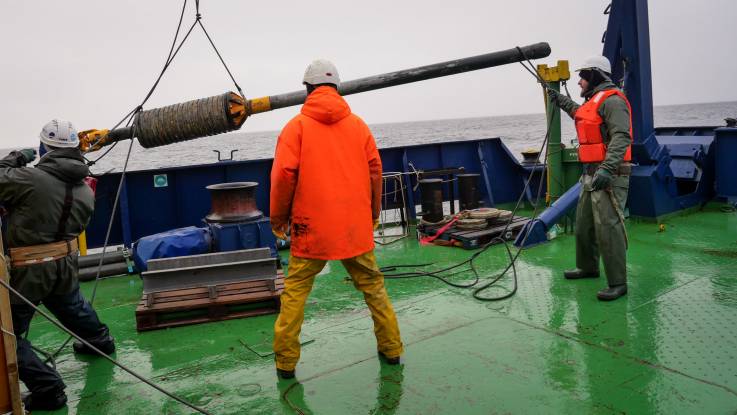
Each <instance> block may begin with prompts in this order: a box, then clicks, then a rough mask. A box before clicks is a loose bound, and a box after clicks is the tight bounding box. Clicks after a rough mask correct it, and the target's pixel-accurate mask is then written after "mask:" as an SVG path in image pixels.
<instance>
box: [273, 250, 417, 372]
mask: <svg viewBox="0 0 737 415" xmlns="http://www.w3.org/2000/svg"><path fill="white" fill-rule="evenodd" d="M326 262H327V261H325V260H322V259H307V258H299V257H295V256H290V257H289V269H288V273H287V277H286V278H285V279H284V292H282V295H281V310H280V311H279V317H278V318H277V319H276V324H275V325H274V353H275V355H276V367H277V368H279V369H282V370H294V368H295V366H297V362H298V361H299V349H300V347H299V332H300V330H301V329H302V321H303V320H304V314H305V313H304V311H305V302H306V301H307V296H309V295H310V291H311V290H312V283H313V282H314V281H315V276H316V275H317V274H318V273H320V271H322V269H323V267H325V263H326ZM341 262H342V263H343V266H344V267H345V269H346V271H348V273H349V274H350V275H351V278H352V279H353V285H354V286H355V287H356V289H358V290H359V291H361V292H362V293H363V298H364V299H365V301H366V305H368V308H369V310H370V311H371V318H373V320H374V334H375V335H376V342H377V345H378V350H379V351H380V352H382V353H383V354H384V355H385V356H387V357H390V358H392V357H398V356H399V355H401V354H402V352H403V349H402V340H401V339H400V337H399V325H398V324H397V316H396V315H395V314H394V309H393V308H392V304H391V302H390V301H389V296H388V295H387V293H386V289H385V288H384V276H383V275H382V274H381V272H380V271H379V267H378V265H377V264H376V257H375V256H374V251H373V250H372V251H369V252H367V253H365V254H362V255H359V256H357V257H353V258H349V259H343V260H341Z"/></svg>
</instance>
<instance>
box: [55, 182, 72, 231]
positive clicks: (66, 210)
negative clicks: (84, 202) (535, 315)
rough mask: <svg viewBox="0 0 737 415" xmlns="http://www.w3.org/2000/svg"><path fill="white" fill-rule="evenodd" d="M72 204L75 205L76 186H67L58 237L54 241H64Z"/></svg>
mask: <svg viewBox="0 0 737 415" xmlns="http://www.w3.org/2000/svg"><path fill="white" fill-rule="evenodd" d="M72 203H74V185H72V184H71V183H67V184H66V195H65V196H64V206H63V207H62V209H61V217H59V226H58V227H57V228H56V236H54V239H56V240H57V241H61V240H63V239H64V234H65V233H66V232H64V231H65V229H66V227H67V222H68V221H69V215H70V214H71V213H72Z"/></svg>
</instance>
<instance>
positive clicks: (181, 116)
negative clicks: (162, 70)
mask: <svg viewBox="0 0 737 415" xmlns="http://www.w3.org/2000/svg"><path fill="white" fill-rule="evenodd" d="M549 55H550V45H548V44H547V43H545V42H540V43H535V44H532V45H527V46H522V47H519V48H511V49H506V50H501V51H497V52H491V53H486V54H483V55H477V56H471V57H468V58H462V59H456V60H452V61H447V62H440V63H435V64H431V65H425V66H418V67H415V68H410V69H403V70H400V71H395V72H388V73H384V74H380V75H373V76H368V77H365V78H360V79H354V80H352V81H346V82H341V83H340V85H339V87H338V90H339V92H340V94H341V95H351V94H358V93H361V92H367V91H373V90H377V89H382V88H389V87H392V86H397V85H403V84H409V83H412V82H419V81H424V80H428V79H433V78H441V77H444V76H449V75H455V74H460V73H464V72H471V71H476V70H479V69H485V68H491V67H494V66H501V65H507V64H510V63H517V62H521V61H524V60H526V59H540V58H545V57H547V56H549ZM306 98H307V92H306V91H305V90H300V91H294V92H288V93H285V94H279V95H271V96H264V97H260V98H254V99H249V100H248V101H247V102H244V100H243V98H241V97H240V96H239V95H238V94H236V93H234V92H227V93H225V94H222V95H217V96H214V97H209V98H202V99H197V100H194V101H189V102H185V103H181V104H175V105H170V106H167V107H162V108H156V109H152V110H146V111H141V112H140V113H138V115H136V118H135V119H134V120H133V126H132V127H125V128H118V129H115V130H112V131H110V133H109V135H108V138H109V140H107V141H106V142H105V144H106V145H107V144H112V143H113V142H116V141H119V140H123V139H128V138H133V137H134V135H135V136H136V137H137V138H138V141H140V143H141V145H142V146H143V147H145V148H151V147H158V146H163V145H167V144H173V143H178V142H180V141H187V140H192V139H195V138H199V137H206V136H210V135H215V134H221V133H225V132H228V131H233V130H237V129H238V128H240V127H241V125H243V122H245V120H246V118H247V117H248V116H250V115H253V114H257V113H260V112H267V111H271V110H275V109H278V108H285V107H291V106H294V105H301V104H303V103H304V102H305V99H306Z"/></svg>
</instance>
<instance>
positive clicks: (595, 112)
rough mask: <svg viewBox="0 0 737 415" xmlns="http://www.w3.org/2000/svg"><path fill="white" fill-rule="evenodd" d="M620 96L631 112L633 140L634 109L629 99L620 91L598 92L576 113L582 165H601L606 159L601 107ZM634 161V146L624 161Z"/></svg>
mask: <svg viewBox="0 0 737 415" xmlns="http://www.w3.org/2000/svg"><path fill="white" fill-rule="evenodd" d="M612 95H619V96H620V97H622V99H623V100H624V102H625V103H627V109H629V112H630V140H632V107H631V106H630V102H629V101H628V100H627V97H626V96H624V94H623V93H622V92H621V91H620V90H618V89H607V90H606V91H600V92H597V93H596V95H594V96H593V98H591V99H590V100H588V101H586V103H585V104H583V105H581V107H580V108H579V109H578V110H577V111H576V115H575V117H574V118H575V122H576V132H577V133H578V144H579V146H578V160H579V161H580V162H581V163H601V162H602V161H604V159H605V158H606V144H604V141H603V138H602V136H601V124H602V123H603V122H604V120H603V119H602V118H601V116H600V115H599V107H600V106H601V104H602V103H603V102H604V101H605V100H606V99H607V98H609V97H610V96H612ZM630 160H632V144H630V145H629V146H628V147H627V151H626V152H625V153H624V161H630Z"/></svg>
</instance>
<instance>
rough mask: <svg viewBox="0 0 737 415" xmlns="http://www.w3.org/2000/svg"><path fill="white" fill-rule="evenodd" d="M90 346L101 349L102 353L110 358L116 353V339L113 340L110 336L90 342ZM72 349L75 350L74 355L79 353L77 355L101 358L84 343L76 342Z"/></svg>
mask: <svg viewBox="0 0 737 415" xmlns="http://www.w3.org/2000/svg"><path fill="white" fill-rule="evenodd" d="M90 344H92V345H93V346H95V347H97V348H98V349H100V351H102V352H103V353H105V354H106V355H108V356H109V355H111V354H113V353H115V339H113V338H112V337H111V336H110V335H108V336H106V337H105V338H103V339H101V340H98V341H95V342H90ZM72 348H73V349H74V353H77V354H86V355H91V356H99V354H97V352H95V351H94V350H92V349H90V348H89V347H87V346H86V345H85V344H84V343H82V342H74V344H72Z"/></svg>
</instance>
